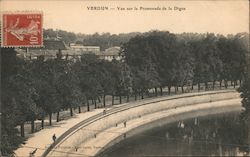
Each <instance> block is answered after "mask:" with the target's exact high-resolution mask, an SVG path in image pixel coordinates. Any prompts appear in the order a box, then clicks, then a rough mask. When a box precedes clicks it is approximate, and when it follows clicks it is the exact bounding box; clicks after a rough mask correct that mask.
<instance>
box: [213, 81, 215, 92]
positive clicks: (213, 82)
mask: <svg viewBox="0 0 250 157" xmlns="http://www.w3.org/2000/svg"><path fill="white" fill-rule="evenodd" d="M214 87H215V80H214V81H213V90H214Z"/></svg>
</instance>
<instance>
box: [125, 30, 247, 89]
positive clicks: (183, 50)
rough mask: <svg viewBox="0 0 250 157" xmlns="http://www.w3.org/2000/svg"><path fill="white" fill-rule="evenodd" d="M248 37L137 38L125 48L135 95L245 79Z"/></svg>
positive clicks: (150, 35)
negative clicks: (151, 90)
mask: <svg viewBox="0 0 250 157" xmlns="http://www.w3.org/2000/svg"><path fill="white" fill-rule="evenodd" d="M248 41H249V38H248V34H244V33H243V34H237V35H236V36H232V37H228V38H226V37H224V36H215V35H214V34H202V35H199V36H197V35H195V34H194V35H192V36H190V35H188V34H186V35H185V34H181V35H175V34H172V33H169V32H158V31H153V32H149V33H145V34H143V35H140V36H136V37H134V38H132V39H130V40H129V42H127V43H126V44H124V45H123V51H122V53H123V54H124V56H125V62H126V63H127V65H128V66H129V67H130V70H131V73H132V77H133V79H132V80H133V81H132V83H133V84H132V88H133V91H136V92H139V93H144V92H145V91H147V89H151V88H155V89H156V91H157V88H158V87H159V88H160V91H161V93H162V88H163V87H168V89H169V93H170V89H171V87H176V89H178V88H177V87H182V90H183V86H185V85H190V86H191V88H193V85H194V84H198V90H200V83H205V88H209V82H212V88H214V86H215V83H216V81H218V82H220V86H221V85H222V82H224V83H225V86H226V87H227V86H228V83H227V82H228V80H230V81H233V82H234V85H236V84H237V80H240V83H241V81H242V79H243V78H244V77H243V76H244V71H245V68H246V55H247V53H249V50H248V44H246V43H248Z"/></svg>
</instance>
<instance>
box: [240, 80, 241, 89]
mask: <svg viewBox="0 0 250 157" xmlns="http://www.w3.org/2000/svg"><path fill="white" fill-rule="evenodd" d="M240 87H241V79H240Z"/></svg>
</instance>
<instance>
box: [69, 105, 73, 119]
mask: <svg viewBox="0 0 250 157" xmlns="http://www.w3.org/2000/svg"><path fill="white" fill-rule="evenodd" d="M70 116H71V117H72V116H73V108H72V107H71V106H70Z"/></svg>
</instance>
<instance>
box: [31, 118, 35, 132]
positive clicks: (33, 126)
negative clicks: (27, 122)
mask: <svg viewBox="0 0 250 157" xmlns="http://www.w3.org/2000/svg"><path fill="white" fill-rule="evenodd" d="M34 132H35V121H34V120H32V121H31V133H34Z"/></svg>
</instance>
